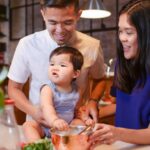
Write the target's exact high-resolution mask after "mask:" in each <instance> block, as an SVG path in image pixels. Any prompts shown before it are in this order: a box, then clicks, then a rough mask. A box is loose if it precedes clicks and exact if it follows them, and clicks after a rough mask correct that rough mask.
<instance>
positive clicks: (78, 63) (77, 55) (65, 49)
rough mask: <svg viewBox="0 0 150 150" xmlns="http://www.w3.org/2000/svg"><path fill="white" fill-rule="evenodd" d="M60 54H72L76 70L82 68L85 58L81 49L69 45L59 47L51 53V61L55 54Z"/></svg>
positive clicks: (71, 60)
mask: <svg viewBox="0 0 150 150" xmlns="http://www.w3.org/2000/svg"><path fill="white" fill-rule="evenodd" d="M60 54H70V62H72V64H73V68H74V70H81V68H82V65H83V62H84V60H83V55H82V54H81V52H80V51H79V50H77V49H76V48H73V47H69V46H61V47H58V48H56V49H54V51H53V52H52V53H51V54H50V57H49V61H50V60H51V58H52V57H53V56H54V55H60Z"/></svg>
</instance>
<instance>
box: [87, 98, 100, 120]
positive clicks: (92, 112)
mask: <svg viewBox="0 0 150 150" xmlns="http://www.w3.org/2000/svg"><path fill="white" fill-rule="evenodd" d="M86 109H87V110H86V112H87V113H88V116H90V117H91V118H92V119H93V120H94V122H95V123H97V122H98V117H99V109H98V103H97V102H96V101H93V100H89V102H88V104H87V108H86Z"/></svg>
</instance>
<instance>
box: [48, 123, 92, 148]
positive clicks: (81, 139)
mask: <svg viewBox="0 0 150 150" xmlns="http://www.w3.org/2000/svg"><path fill="white" fill-rule="evenodd" d="M91 132H92V128H89V127H88V128H87V126H81V125H78V126H69V129H68V130H66V131H59V130H56V129H51V137H52V143H53V145H54V149H55V150H88V149H89V146H90V144H89V142H88V136H89V134H90V133H91Z"/></svg>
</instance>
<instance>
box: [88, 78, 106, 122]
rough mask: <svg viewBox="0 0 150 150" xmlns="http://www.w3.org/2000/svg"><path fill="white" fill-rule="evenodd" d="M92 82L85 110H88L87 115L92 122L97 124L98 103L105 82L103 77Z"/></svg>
mask: <svg viewBox="0 0 150 150" xmlns="http://www.w3.org/2000/svg"><path fill="white" fill-rule="evenodd" d="M93 82H94V84H93V90H92V93H91V96H90V98H89V101H88V104H87V108H88V112H89V114H90V115H91V117H92V118H93V119H94V121H95V122H98V115H99V110H98V102H99V100H100V99H101V97H102V96H103V94H104V90H105V87H106V81H105V77H103V78H101V79H99V80H98V79H97V80H96V79H95V80H93Z"/></svg>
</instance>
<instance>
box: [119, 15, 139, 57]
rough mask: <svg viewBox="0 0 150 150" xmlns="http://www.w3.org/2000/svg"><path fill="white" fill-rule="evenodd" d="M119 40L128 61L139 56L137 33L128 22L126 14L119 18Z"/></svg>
mask: <svg viewBox="0 0 150 150" xmlns="http://www.w3.org/2000/svg"><path fill="white" fill-rule="evenodd" d="M118 26H119V39H120V41H121V43H122V46H123V52H124V57H125V58H126V59H133V58H135V57H136V55H137V50H138V41H137V31H136V28H135V27H134V26H132V25H131V24H130V23H129V21H128V15H127V14H126V13H124V14H122V15H120V17H119V24H118Z"/></svg>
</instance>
